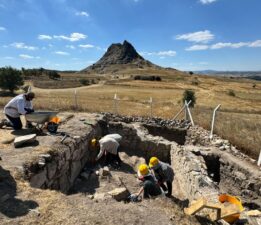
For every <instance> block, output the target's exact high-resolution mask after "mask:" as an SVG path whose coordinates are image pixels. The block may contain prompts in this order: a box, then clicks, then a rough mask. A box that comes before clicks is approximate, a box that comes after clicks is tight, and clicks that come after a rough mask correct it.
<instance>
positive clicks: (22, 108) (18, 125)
mask: <svg viewBox="0 0 261 225" xmlns="http://www.w3.org/2000/svg"><path fill="white" fill-rule="evenodd" d="M34 98H35V94H34V93H33V92H29V93H26V94H21V95H18V96H16V97H15V98H13V99H11V100H10V101H9V102H8V103H7V104H6V106H5V107H4V113H5V116H6V117H7V118H8V120H9V121H5V120H3V121H2V122H1V123H0V128H1V127H3V126H4V125H5V126H9V127H13V129H14V130H20V129H22V126H23V125H22V122H21V119H20V115H25V114H28V113H32V112H34V110H33V105H32V100H33V99H34ZM27 125H29V123H27Z"/></svg>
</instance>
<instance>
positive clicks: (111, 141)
mask: <svg viewBox="0 0 261 225" xmlns="http://www.w3.org/2000/svg"><path fill="white" fill-rule="evenodd" d="M121 138H122V137H121V136H120V135H119V134H109V135H106V136H104V137H103V138H101V139H100V140H99V142H97V140H96V139H92V141H91V143H92V145H96V146H98V147H99V148H100V152H99V154H98V155H97V157H96V159H95V160H96V161H98V160H99V159H100V158H101V157H102V156H103V155H104V156H105V163H106V164H110V163H113V162H114V161H116V167H117V168H119V167H120V166H121V159H120V157H119V152H118V148H119V145H120V144H119V142H118V141H120V140H121Z"/></svg>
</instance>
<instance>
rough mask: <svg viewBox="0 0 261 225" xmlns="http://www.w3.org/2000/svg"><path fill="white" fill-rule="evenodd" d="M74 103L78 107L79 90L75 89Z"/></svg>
mask: <svg viewBox="0 0 261 225" xmlns="http://www.w3.org/2000/svg"><path fill="white" fill-rule="evenodd" d="M74 104H75V109H77V108H78V102H77V90H76V89H75V90H74Z"/></svg>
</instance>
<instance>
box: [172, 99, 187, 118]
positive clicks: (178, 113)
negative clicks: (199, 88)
mask: <svg viewBox="0 0 261 225" xmlns="http://www.w3.org/2000/svg"><path fill="white" fill-rule="evenodd" d="M190 103H191V100H190V101H189V102H188V105H189V104H190ZM185 107H186V105H185V104H184V106H183V107H182V108H181V110H180V111H179V112H178V113H177V114H176V116H174V117H173V120H175V119H176V118H177V117H178V116H179V114H180V113H181V112H182V111H183V110H184V108H185Z"/></svg>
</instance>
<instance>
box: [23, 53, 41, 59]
mask: <svg viewBox="0 0 261 225" xmlns="http://www.w3.org/2000/svg"><path fill="white" fill-rule="evenodd" d="M19 56H20V58H22V59H40V57H39V56H36V57H35V56H31V55H26V54H20V55H19Z"/></svg>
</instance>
